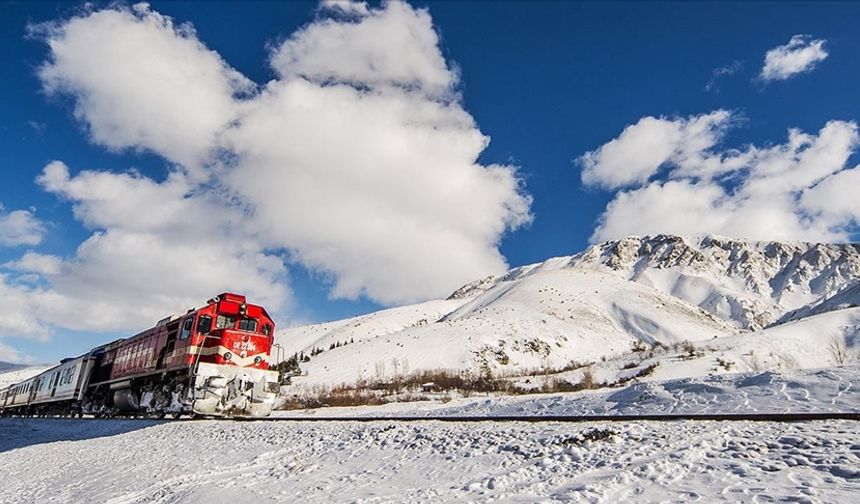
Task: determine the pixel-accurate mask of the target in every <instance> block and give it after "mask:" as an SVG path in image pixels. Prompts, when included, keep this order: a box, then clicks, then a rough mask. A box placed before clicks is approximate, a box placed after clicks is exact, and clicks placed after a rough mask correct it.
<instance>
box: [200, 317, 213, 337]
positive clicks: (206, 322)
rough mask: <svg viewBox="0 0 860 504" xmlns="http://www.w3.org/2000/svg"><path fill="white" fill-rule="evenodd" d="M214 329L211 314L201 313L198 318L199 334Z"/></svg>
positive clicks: (207, 332)
mask: <svg viewBox="0 0 860 504" xmlns="http://www.w3.org/2000/svg"><path fill="white" fill-rule="evenodd" d="M211 330H212V317H210V316H209V315H201V316H200V318H199V319H197V334H209V331H211Z"/></svg>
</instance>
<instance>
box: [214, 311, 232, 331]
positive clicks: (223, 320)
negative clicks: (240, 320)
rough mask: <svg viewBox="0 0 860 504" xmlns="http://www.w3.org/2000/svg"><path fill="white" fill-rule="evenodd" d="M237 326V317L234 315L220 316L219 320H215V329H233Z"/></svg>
mask: <svg viewBox="0 0 860 504" xmlns="http://www.w3.org/2000/svg"><path fill="white" fill-rule="evenodd" d="M235 325H236V317H233V316H232V315H222V314H218V318H217V319H215V329H233V327H234V326H235Z"/></svg>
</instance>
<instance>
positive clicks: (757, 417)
mask: <svg viewBox="0 0 860 504" xmlns="http://www.w3.org/2000/svg"><path fill="white" fill-rule="evenodd" d="M237 420H242V421H264V422H463V423H476V422H532V423H534V422H558V423H586V422H636V421H646V422H672V421H687V420H701V421H716V422H738V421H744V422H808V421H815V420H853V421H858V420H860V411H858V412H810V413H690V414H685V413H682V414H675V413H673V414H644V415H498V416H497V415H488V416H388V417H387V416H381V417H335V416H320V417H315V416H270V417H261V418H237Z"/></svg>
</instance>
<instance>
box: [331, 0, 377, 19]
mask: <svg viewBox="0 0 860 504" xmlns="http://www.w3.org/2000/svg"><path fill="white" fill-rule="evenodd" d="M320 9H321V10H330V11H337V12H340V13H342V14H346V15H353V16H355V15H358V16H366V15H367V14H368V13H369V12H370V10H369V9H368V7H367V2H356V1H354V0H322V1H321V2H320Z"/></svg>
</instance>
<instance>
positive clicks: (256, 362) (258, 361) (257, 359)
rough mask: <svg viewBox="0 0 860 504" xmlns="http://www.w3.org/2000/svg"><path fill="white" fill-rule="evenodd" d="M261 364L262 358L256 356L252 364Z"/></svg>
mask: <svg viewBox="0 0 860 504" xmlns="http://www.w3.org/2000/svg"><path fill="white" fill-rule="evenodd" d="M261 362H263V358H262V357H260V356H259V355H258V356H256V357H254V364H259V363H261Z"/></svg>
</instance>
